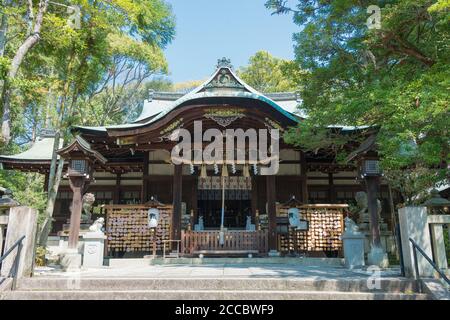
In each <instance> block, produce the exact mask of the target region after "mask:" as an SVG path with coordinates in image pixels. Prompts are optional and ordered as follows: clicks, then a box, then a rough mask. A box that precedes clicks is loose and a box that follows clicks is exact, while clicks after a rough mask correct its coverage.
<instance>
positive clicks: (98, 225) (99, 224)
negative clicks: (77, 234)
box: [89, 218, 105, 233]
mask: <svg viewBox="0 0 450 320" xmlns="http://www.w3.org/2000/svg"><path fill="white" fill-rule="evenodd" d="M104 224H105V218H98V219H97V220H95V221H94V223H93V224H92V225H91V226H90V227H89V231H91V232H96V233H103V231H102V229H103V225H104Z"/></svg>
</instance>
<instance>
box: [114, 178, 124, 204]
mask: <svg viewBox="0 0 450 320" xmlns="http://www.w3.org/2000/svg"><path fill="white" fill-rule="evenodd" d="M121 177H122V174H121V173H118V174H117V175H116V186H115V189H114V194H113V203H114V204H119V203H120V180H121Z"/></svg>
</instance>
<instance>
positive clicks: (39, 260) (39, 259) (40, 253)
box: [35, 247, 48, 267]
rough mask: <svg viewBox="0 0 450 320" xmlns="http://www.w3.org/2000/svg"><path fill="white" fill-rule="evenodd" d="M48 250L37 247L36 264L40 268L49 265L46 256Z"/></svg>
mask: <svg viewBox="0 0 450 320" xmlns="http://www.w3.org/2000/svg"><path fill="white" fill-rule="evenodd" d="M47 252H48V251H47V249H46V248H44V247H37V248H36V257H35V263H36V266H38V267H44V266H46V265H47V259H45V255H46V254H47Z"/></svg>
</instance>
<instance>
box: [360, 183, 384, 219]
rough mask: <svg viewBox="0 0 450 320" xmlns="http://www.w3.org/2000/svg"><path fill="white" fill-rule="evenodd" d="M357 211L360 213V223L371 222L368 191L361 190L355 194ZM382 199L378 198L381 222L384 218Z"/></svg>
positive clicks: (378, 212)
mask: <svg viewBox="0 0 450 320" xmlns="http://www.w3.org/2000/svg"><path fill="white" fill-rule="evenodd" d="M355 200H356V206H357V213H358V224H360V225H361V224H369V223H370V215H369V209H368V200H367V193H365V192H364V191H359V192H357V193H356V195H355ZM381 209H382V208H381V201H380V200H379V199H377V215H378V222H379V223H380V224H381V223H383V220H382V218H381Z"/></svg>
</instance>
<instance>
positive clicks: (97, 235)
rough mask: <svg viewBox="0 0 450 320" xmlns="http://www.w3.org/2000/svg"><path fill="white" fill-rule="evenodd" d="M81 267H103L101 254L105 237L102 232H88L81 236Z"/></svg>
mask: <svg viewBox="0 0 450 320" xmlns="http://www.w3.org/2000/svg"><path fill="white" fill-rule="evenodd" d="M83 239H84V254H83V267H94V268H95V267H101V266H103V253H104V248H105V239H106V236H105V234H104V233H103V232H88V233H85V234H84V235H83Z"/></svg>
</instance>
